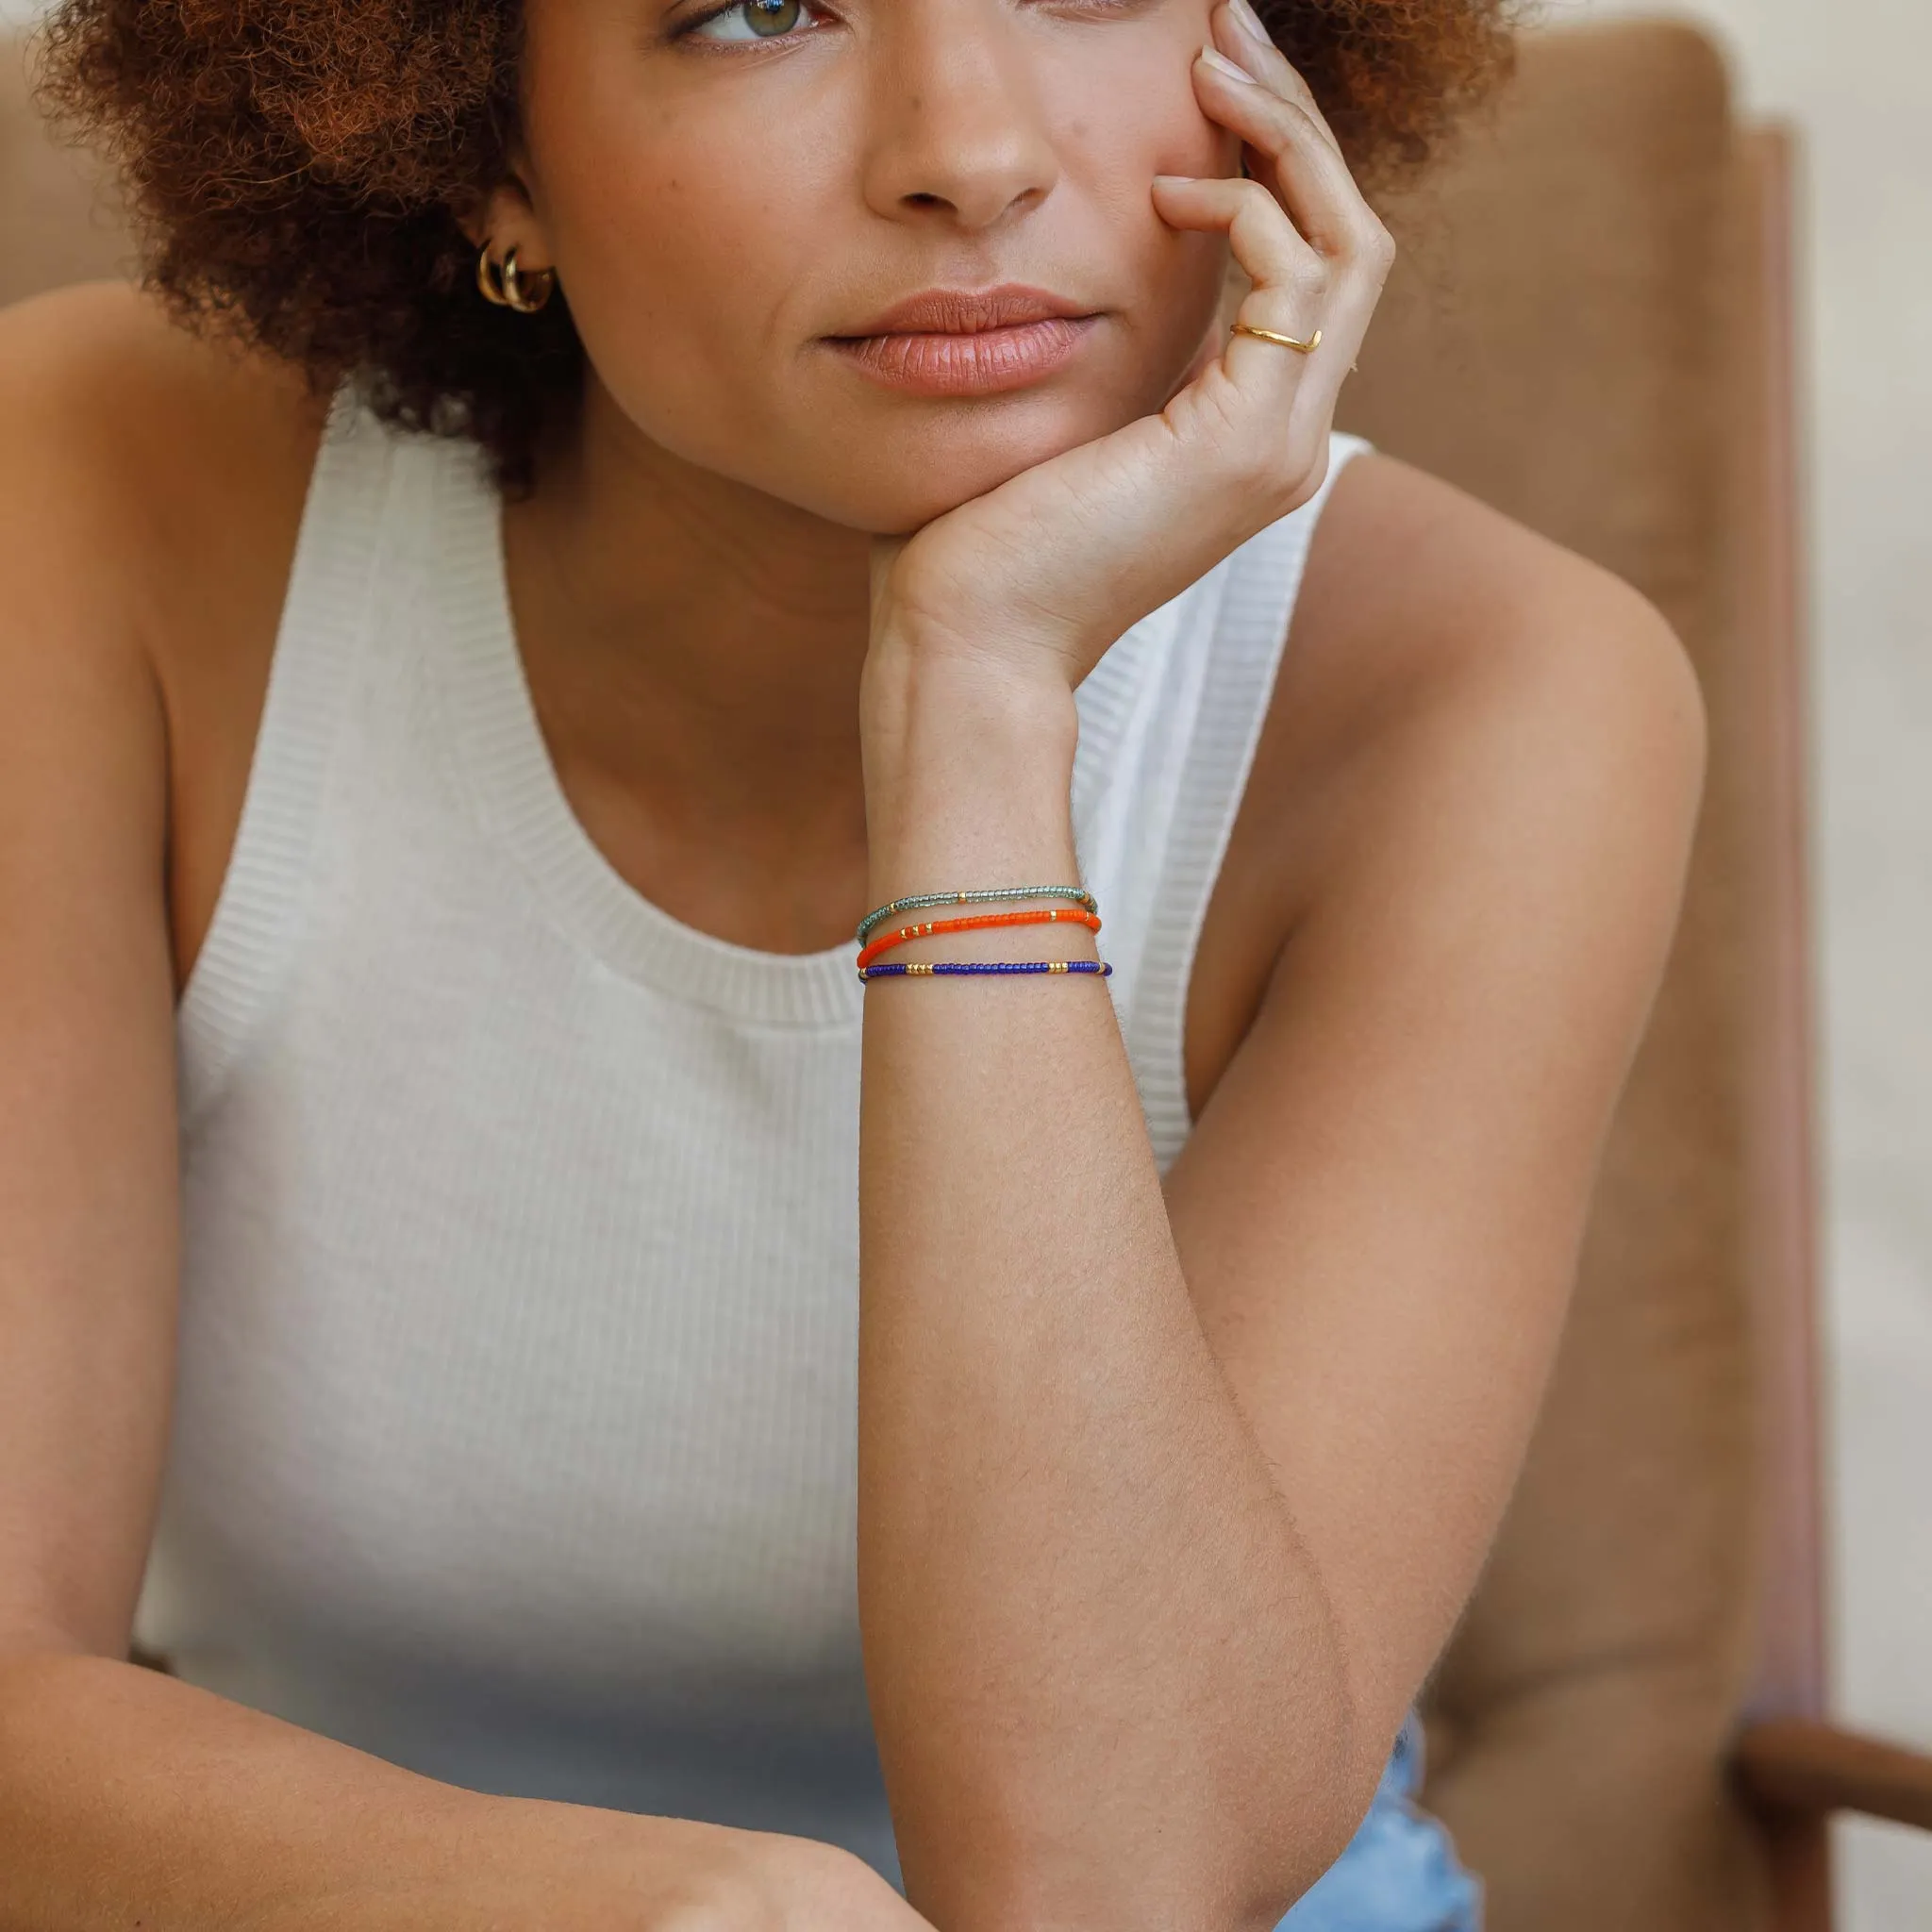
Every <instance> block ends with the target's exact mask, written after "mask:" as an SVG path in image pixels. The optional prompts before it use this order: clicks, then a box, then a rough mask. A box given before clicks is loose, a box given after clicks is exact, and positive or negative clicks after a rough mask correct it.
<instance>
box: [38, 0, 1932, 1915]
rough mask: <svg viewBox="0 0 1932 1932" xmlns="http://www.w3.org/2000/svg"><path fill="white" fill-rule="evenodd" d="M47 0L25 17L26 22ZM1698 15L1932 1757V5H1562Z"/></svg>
mask: <svg viewBox="0 0 1932 1932" xmlns="http://www.w3.org/2000/svg"><path fill="white" fill-rule="evenodd" d="M34 10H35V9H34V4H33V0H0V26H4V25H9V24H15V25H17V24H23V23H25V21H27V20H28V19H30V17H31V15H32V13H33V11H34ZM1542 13H1543V16H1544V18H1545V19H1546V20H1548V21H1549V22H1551V23H1552V24H1561V23H1565V22H1569V21H1585V20H1591V19H1606V18H1608V17H1610V16H1612V15H1616V14H1640V13H1641V14H1644V15H1649V16H1656V15H1657V14H1659V13H1671V14H1675V15H1677V16H1678V17H1688V18H1690V19H1692V20H1694V21H1696V22H1698V23H1700V24H1701V25H1704V26H1705V27H1707V29H1708V30H1710V31H1711V32H1713V33H1714V34H1716V36H1717V37H1718V38H1719V39H1720V41H1721V42H1722V43H1723V44H1724V48H1725V50H1726V53H1727V55H1728V58H1729V60H1730V64H1731V69H1732V74H1733V77H1734V82H1735V85H1736V87H1737V90H1738V93H1739V98H1740V104H1741V105H1742V107H1743V108H1745V109H1746V111H1748V112H1750V113H1753V114H1760V115H1772V116H1776V117H1778V118H1781V119H1784V120H1786V121H1788V122H1790V124H1792V125H1794V126H1795V128H1796V129H1797V131H1798V133H1799V136H1800V139H1801V142H1802V154H1801V169H1800V210H1799V212H1800V222H1799V229H1800V245H1801V258H1802V274H1801V303H1800V328H1801V342H1800V352H1801V376H1802V391H1801V396H1800V422H1801V428H1802V435H1803V439H1804V450H1803V456H1804V492H1805V498H1804V511H1805V519H1806V541H1807V573H1808V583H1807V595H1808V623H1809V637H1810V665H1811V669H1810V678H1811V685H1810V691H1809V693H1808V695H1809V704H1810V734H1811V736H1810V765H1811V787H1812V800H1813V814H1812V827H1811V853H1810V858H1811V865H1812V890H1813V894H1814V907H1815V912H1816V920H1817V932H1816V941H1815V943H1816V967H1817V972H1818V979H1819V990H1820V1007H1821V1010H1820V1013H1819V1016H1818V1017H1819V1024H1820V1036H1819V1054H1820V1064H1819V1068H1818V1096H1819V1102H1820V1105H1821V1108H1822V1110H1823V1111H1822V1119H1821V1122H1820V1126H1821V1130H1822V1148H1821V1153H1822V1157H1823V1171H1822V1180H1823V1187H1824V1198H1823V1201H1822V1204H1821V1205H1822V1208H1823V1223H1822V1254H1821V1264H1822V1269H1823V1281H1824V1336H1823V1342H1824V1374H1825V1388H1824V1398H1825V1402H1826V1405H1827V1424H1828V1426H1827V1438H1826V1441H1827V1459H1828V1470H1827V1476H1828V1488H1827V1511H1828V1521H1827V1531H1828V1537H1829V1543H1828V1550H1827V1556H1828V1561H1829V1564H1830V1572H1831V1574H1830V1579H1829V1587H1830V1612H1831V1633H1830V1636H1831V1643H1830V1658H1831V1685H1832V1697H1833V1702H1834V1706H1835V1713H1836V1715H1838V1716H1839V1717H1840V1718H1842V1719H1844V1720H1846V1721H1848V1722H1849V1723H1851V1724H1856V1725H1857V1726H1858V1727H1860V1728H1862V1729H1864V1730H1867V1731H1870V1732H1872V1733H1874V1734H1876V1735H1877V1736H1879V1737H1881V1738H1884V1737H1890V1738H1893V1739H1896V1740H1900V1741H1903V1742H1907V1743H1912V1744H1916V1745H1918V1746H1920V1747H1922V1748H1925V1749H1932V1503H1928V1491H1932V1480H1928V1478H1932V1019H1928V1017H1927V1015H1926V1013H1925V1010H1924V1006H1925V1000H1926V994H1927V991H1928V988H1932V973H1928V971H1927V968H1928V965H1932V648H1928V638H1927V632H1928V629H1932V616H1928V610H1932V541H1927V539H1926V536H1925V534H1924V523H1925V521H1926V512H1927V505H1928V502H1932V491H1928V489H1927V487H1926V481H1925V473H1926V461H1927V452H1928V450H1932V248H1928V246H1927V243H1928V242H1932V110H1928V105H1927V77H1928V73H1932V8H1927V7H1926V5H1925V0H1831V4H1830V5H1829V6H1822V5H1820V4H1819V0H1691V4H1686V5H1682V6H1676V7H1673V8H1657V7H1656V6H1640V5H1635V4H1632V0H1544V5H1543V8H1542ZM1834 1832H1835V1834H1836V1839H1837V1849H1838V1857H1837V1861H1836V1866H1837V1870H1836V1885H1837V1891H1838V1900H1839V1907H1840V1915H1841V1918H1840V1924H1841V1925H1842V1926H1843V1927H1844V1928H1845V1932H1917V1928H1924V1932H1932V1835H1917V1834H1913V1833H1910V1832H1908V1831H1907V1830H1906V1829H1905V1828H1903V1827H1893V1826H1888V1825H1882V1824H1866V1823H1840V1824H1837V1825H1835V1826H1834Z"/></svg>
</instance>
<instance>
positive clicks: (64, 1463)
mask: <svg viewBox="0 0 1932 1932" xmlns="http://www.w3.org/2000/svg"><path fill="white" fill-rule="evenodd" d="M118 299H119V306H118V307H117V302H116V299H110V298H107V297H101V296H99V295H98V293H97V291H64V292H63V294H62V295H60V296H58V297H53V298H47V299H45V300H43V301H42V302H37V303H31V304H26V305H23V306H22V307H20V308H14V309H9V310H8V311H6V312H4V313H0V412H4V414H5V417H6V420H7V422H8V461H7V462H6V464H5V465H0V581H4V582H5V583H6V584H7V587H8V595H7V597H6V599H5V601H4V603H0V1333H4V1334H5V1336H6V1345H5V1347H4V1348H0V1646H8V1647H11V1646H16V1645H20V1644H33V1643H44V1642H53V1643H58V1644H62V1645H71V1646H74V1647H78V1648H89V1649H98V1650H102V1651H107V1652H117V1651H120V1650H122V1649H124V1648H125V1641H126V1626H127V1622H128V1618H129V1616H130V1614H131V1609H132V1605H133V1600H134V1596H135V1593H136V1591H137V1589H138V1585H139V1581H140V1576H141V1573H142V1563H143V1561H144V1558H145V1555H146V1550H147V1542H148V1537H149V1533H150V1524H151V1518H152V1510H153V1495H154V1490H155V1486H156V1482H157V1479H158V1469H159V1464H160V1457H161V1451H162V1443H163V1439H164V1436H165V1429H166V1417H167V1406H168V1387H169V1378H170V1375H171V1373H172V1356H173V1323H174V1270H175V1110H174V1057H173V1056H174V1029H173V976H172V970H171V962H170V958H169V949H168V935H167V925H166V919H165V913H164V904H165V892H164V866H165V829H166V819H167V783H166V769H167V747H166V731H165V725H164V720H163V714H162V707H161V704H160V700H159V695H158V690H157V686H156V681H155V678H154V675H153V673H152V669H151V665H150V660H149V658H148V655H147V653H146V651H145V649H144V648H143V640H142V632H141V616H140V613H141V611H142V587H143V578H144V575H145V573H146V572H147V570H148V568H149V564H150V561H151V559H150V558H149V557H148V555H147V550H146V539H145V533H144V531H143V529H142V525H141V521H140V518H139V516H138V514H137V513H136V512H135V509H134V508H133V505H132V502H131V499H130V496H129V485H130V482H131V480H132V479H131V477H130V475H129V473H128V468H127V465H126V463H125V450H123V449H121V448H119V447H117V445H116V442H115V435H116V430H115V425H114V424H113V423H112V422H111V421H110V420H109V419H108V417H107V416H106V415H105V414H104V412H103V410H102V408H101V404H100V397H101V395H102V393H103V391H104V390H105V389H108V388H111V387H112V386H113V384H114V382H115V381H116V380H117V379H123V378H125V355H126V351H127V348H128V341H127V339H126V335H125V330H126V328H127V326H128V320H129V318H128V315H127V312H126V309H125V298H118Z"/></svg>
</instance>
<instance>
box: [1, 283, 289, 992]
mask: <svg viewBox="0 0 1932 1932" xmlns="http://www.w3.org/2000/svg"><path fill="white" fill-rule="evenodd" d="M0 411H4V414H5V417H6V420H7V423H8V431H9V439H8V440H9V449H8V455H9V458H10V459H9V461H8V463H7V464H5V465H4V466H0V572H4V574H5V576H6V580H7V583H8V607H7V610H6V613H5V619H4V621H0V696H4V697H5V698H6V699H7V701H8V702H9V703H10V704H11V706H12V708H13V711H14V713H15V717H14V720H13V723H14V724H16V725H19V726H20V728H23V729H24V728H25V726H24V725H21V724H20V721H21V719H22V718H24V717H26V716H29V715H32V716H37V717H38V718H39V719H40V721H41V722H40V724H38V726H37V727H36V728H37V729H38V731H39V733H40V736H41V737H42V740H46V741H52V738H53V737H55V736H60V737H62V738H63V741H64V742H65V744H66V758H67V762H68V764H69V766H70V767H71V768H72V769H73V770H75V771H81V770H85V771H87V772H88V773H90V774H91V778H90V784H91V787H92V789H91V790H90V791H88V793H87V797H86V802H87V803H88V804H89V805H90V807H91V808H92V809H94V810H96V811H100V812H109V811H111V812H113V813H116V814H118V815H119V817H118V820H117V823H119V824H123V825H124V826H133V825H136V824H138V825H139V826H140V827H141V828H142V835H143V836H144V837H152V838H155V839H161V838H164V839H165V841H166V844H165V861H166V864H165V872H166V877H167V882H168V900H169V904H168V908H167V909H168V914H169V931H170V936H171V940H172V944H173V950H174V958H175V978H176V982H177V985H178V984H179V983H182V982H185V980H186V977H187V974H188V972H189V970H190V967H191V964H192V959H193V957H194V955H195V952H196V949H197V947H198V945H199V941H200V937H201V935H202V933H203V932H204V931H205V930H206V928H207V924H208V919H209V917H210V916H211V912H212V908H213V904H214V900H215V896H216V894H217V892H218V891H219V890H220V884H221V879H222V876H223V874H224V872H225V868H226V863H227V856H228V852H229V850H230V847H231V845H232V841H233V835H234V829H235V825H236V824H237V822H238V821H239V818H240V815H241V809H242V798H243V795H244V792H245V790H246V785H247V776H248V771H249V764H250V759H251V758H252V755H253V750H254V743H255V734H256V729H257V726H258V723H259V719H260V715H261V707H262V703H263V698H264V694H265V692H266V690H267V684H268V675H269V668H270V665H271V663H272V661H273V658H274V655H275V633H276V630H277V628H278V625H279V619H280V614H281V609H282V606H283V603H284V601H285V599H286V596H287V591H288V580H289V573H290V570H291V567H292V564H293V559H294V551H295V542H296V538H297V536H298V534H299V532H300V528H301V522H302V511H303V506H304V504H305V502H306V501H307V497H308V479H309V475H310V474H311V472H312V470H313V467H314V460H315V452H316V448H317V445H318V443H319V441H320V439H321V434H322V429H323V425H324V422H325V417H326V413H327V401H326V398H325V397H319V396H317V395H315V394H313V393H311V391H310V387H309V384H308V379H307V377H306V375H304V373H303V372H301V371H300V370H297V369H293V368H291V367H290V366H288V365H286V364H282V363H279V362H277V361H274V360H272V359H269V358H264V357H261V356H258V355H252V354H247V353H244V352H242V350H240V349H238V348H236V347H234V346H232V345H230V344H227V343H225V342H222V341H208V340H205V339H203V338H202V337H200V336H197V335H195V334H192V333H191V332H190V331H188V330H187V329H184V328H182V327H181V326H179V325H177V324H176V323H175V321H174V320H173V319H172V318H171V317H170V316H168V315H167V313H166V312H165V311H164V310H163V309H162V308H160V307H159V306H158V304H157V303H156V302H154V301H153V300H151V299H150V298H148V297H147V296H145V295H142V294H141V293H139V292H137V291H135V290H134V289H132V288H130V287H128V286H125V285H123V284H118V283H90V284H86V285H82V286H79V287H75V288H70V289H62V290H59V291H56V292H54V293H52V294H48V295H43V296H39V297H36V298H34V299H33V300H31V301H27V302H23V303H20V304H17V305H16V306H14V307H12V308H8V309H6V310H4V311H0ZM5 708H6V707H5V705H4V704H0V714H4V711H5ZM135 774H141V777H142V790H141V791H139V792H138V793H133V792H128V793H127V795H123V793H124V792H125V791H126V788H127V787H128V786H129V785H131V784H132V783H133V779H134V776H135Z"/></svg>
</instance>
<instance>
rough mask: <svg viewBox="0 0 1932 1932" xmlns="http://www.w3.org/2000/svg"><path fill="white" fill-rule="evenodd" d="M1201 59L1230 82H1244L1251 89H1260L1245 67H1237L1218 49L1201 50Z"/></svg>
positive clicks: (1204, 48)
mask: <svg viewBox="0 0 1932 1932" xmlns="http://www.w3.org/2000/svg"><path fill="white" fill-rule="evenodd" d="M1201 58H1202V59H1204V60H1205V61H1207V63H1208V66H1210V67H1212V68H1214V69H1215V70H1216V71H1217V72H1218V73H1221V74H1224V75H1227V77H1228V78H1229V79H1230V80H1244V81H1246V82H1247V84H1248V85H1249V86H1250V87H1259V86H1260V85H1261V83H1260V82H1259V81H1258V80H1257V79H1256V78H1255V76H1254V75H1252V74H1250V73H1249V72H1248V70H1247V69H1246V68H1245V67H1237V66H1236V65H1235V64H1234V62H1233V61H1232V60H1230V59H1229V58H1227V56H1226V55H1225V54H1224V53H1222V52H1220V51H1219V50H1218V49H1217V48H1214V47H1203V48H1202V49H1201Z"/></svg>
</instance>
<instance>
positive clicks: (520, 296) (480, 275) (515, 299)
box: [476, 242, 557, 315]
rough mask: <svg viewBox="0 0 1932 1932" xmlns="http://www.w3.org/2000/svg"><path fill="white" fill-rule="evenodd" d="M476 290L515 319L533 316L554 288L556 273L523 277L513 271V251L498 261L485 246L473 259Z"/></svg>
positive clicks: (549, 270)
mask: <svg viewBox="0 0 1932 1932" xmlns="http://www.w3.org/2000/svg"><path fill="white" fill-rule="evenodd" d="M476 286H477V287H478V288H479V289H481V290H482V291H483V293H484V295H485V297H486V298H487V299H488V300H490V301H491V302H493V303H494V304H495V305H496V306H497V308H514V309H515V310H516V311H517V313H518V314H519V315H535V314H536V312H537V311H538V309H540V308H542V306H543V305H544V303H546V302H547V301H549V299H550V296H551V292H552V291H553V290H555V288H556V287H557V271H556V270H555V269H554V268H540V269H537V270H535V271H533V272H532V273H531V274H530V275H524V274H522V273H521V272H520V271H519V269H518V268H517V252H516V250H515V249H514V248H511V249H510V250H508V252H507V253H506V254H505V256H504V258H503V259H502V260H501V261H498V260H496V259H495V258H494V257H492V256H491V253H490V244H489V243H488V242H485V243H484V244H483V246H482V248H481V250H479V251H478V253H477V256H476Z"/></svg>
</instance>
